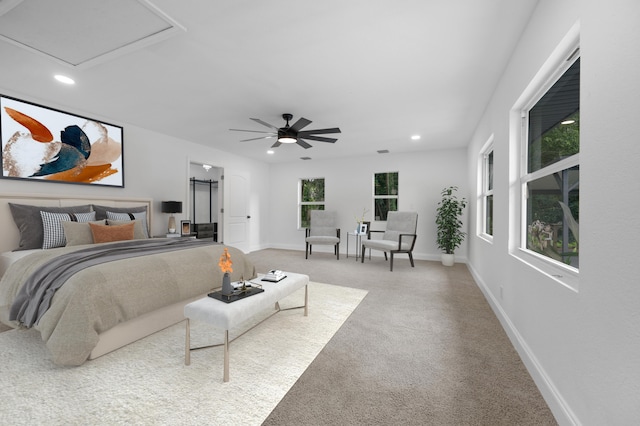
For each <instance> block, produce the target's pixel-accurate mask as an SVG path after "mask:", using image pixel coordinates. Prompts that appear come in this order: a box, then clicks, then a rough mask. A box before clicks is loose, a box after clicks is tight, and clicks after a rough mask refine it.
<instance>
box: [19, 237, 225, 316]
mask: <svg viewBox="0 0 640 426" xmlns="http://www.w3.org/2000/svg"><path fill="white" fill-rule="evenodd" d="M212 244H218V243H214V242H213V241H209V240H206V241H205V240H191V239H187V238H179V239H178V238H176V239H148V240H130V241H124V242H118V243H113V244H106V245H104V244H101V245H96V246H91V247H88V248H86V249H83V250H79V251H75V252H72V253H66V254H63V255H60V256H58V257H56V258H53V259H51V260H49V261H48V262H46V263H44V264H43V265H41V266H40V267H39V268H38V269H37V270H36V271H35V272H33V273H32V274H31V276H30V277H29V278H27V280H26V282H25V283H24V284H23V285H22V287H21V288H20V292H19V293H18V295H17V297H16V299H15V300H14V302H13V304H12V306H11V310H10V312H9V320H11V321H18V323H20V325H22V326H24V327H31V326H33V325H34V324H36V323H37V322H38V321H39V320H40V318H41V317H42V315H44V313H45V312H46V311H47V309H49V306H50V304H51V298H52V297H53V295H54V294H55V292H56V291H57V290H58V289H59V288H60V287H61V286H62V285H63V284H64V283H65V282H66V281H67V279H69V277H71V276H72V275H74V274H75V273H77V272H78V271H81V270H83V269H86V268H89V267H91V266H94V265H99V264H101V263H105V262H113V261H116V260H120V259H125V258H132V257H137V256H146V255H150V254H154V253H162V252H167V251H174V250H183V249H187V248H194V247H197V246H208V245H212Z"/></svg>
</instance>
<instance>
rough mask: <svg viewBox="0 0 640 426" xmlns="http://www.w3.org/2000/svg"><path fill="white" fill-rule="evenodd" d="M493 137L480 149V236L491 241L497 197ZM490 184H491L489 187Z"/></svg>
mask: <svg viewBox="0 0 640 426" xmlns="http://www.w3.org/2000/svg"><path fill="white" fill-rule="evenodd" d="M493 139H494V136H493V135H491V137H490V138H489V139H488V140H487V142H486V143H485V145H484V146H483V147H482V149H481V150H480V157H479V161H478V163H479V167H478V170H479V178H478V182H479V185H478V187H479V188H478V210H477V211H478V218H477V220H478V226H477V229H478V236H479V237H481V238H483V239H485V240H487V241H489V242H493V232H494V229H493V224H494V223H495V222H494V220H495V216H494V212H495V208H493V205H494V203H495V197H494V191H495V178H494V169H495V150H494V148H493ZM489 157H491V158H492V160H493V161H492V162H491V185H489V180H490V178H489ZM489 186H491V187H490V188H489ZM489 197H491V198H492V200H493V201H492V209H491V223H492V227H491V228H492V229H491V231H492V232H491V233H489V232H487V224H488V221H487V219H488V214H489V212H488V199H489Z"/></svg>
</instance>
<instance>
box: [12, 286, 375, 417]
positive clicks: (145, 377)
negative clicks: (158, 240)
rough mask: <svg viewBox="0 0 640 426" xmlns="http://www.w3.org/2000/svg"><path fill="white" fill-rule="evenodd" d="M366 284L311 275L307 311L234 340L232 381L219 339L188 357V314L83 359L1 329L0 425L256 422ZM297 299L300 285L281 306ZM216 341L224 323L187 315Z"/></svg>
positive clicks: (31, 335) (199, 336)
mask: <svg viewBox="0 0 640 426" xmlns="http://www.w3.org/2000/svg"><path fill="white" fill-rule="evenodd" d="M366 293H367V292H366V291H364V290H359V289H352V288H346V287H339V286H333V285H329V284H319V283H310V285H309V316H308V317H304V316H303V310H302V309H294V310H289V311H284V312H280V313H278V314H276V315H274V316H273V317H271V318H269V319H268V320H266V321H265V322H263V323H262V324H260V325H258V326H257V327H255V328H253V329H252V330H250V331H248V332H247V333H246V334H245V335H244V336H242V337H240V338H239V339H237V340H235V341H234V342H233V343H231V345H230V381H229V382H228V383H223V381H222V368H223V353H222V347H217V348H211V349H202V350H198V351H192V353H191V365H190V366H185V365H184V338H185V323H184V322H182V323H180V324H177V325H174V326H172V327H170V328H167V329H166V330H163V331H161V332H158V333H156V334H154V335H152V336H149V337H146V338H145V339H142V340H140V341H138V342H135V343H132V344H130V345H128V346H126V347H124V348H122V349H119V350H117V351H115V352H112V353H110V354H107V355H104V356H102V357H100V358H98V359H95V360H93V361H88V362H86V363H85V364H84V365H82V366H80V367H57V366H55V365H54V364H53V363H52V362H51V361H50V360H49V354H48V352H47V349H46V347H45V346H44V343H43V342H42V340H41V339H40V336H39V334H38V333H37V332H34V331H31V330H28V331H16V330H12V331H7V332H4V333H0V378H1V382H2V384H1V385H0V424H2V425H36V424H47V425H87V424H92V425H98V424H109V425H113V424H138V425H147V424H180V425H186V424H207V425H259V424H261V423H262V422H263V421H264V420H265V419H266V417H267V416H268V415H269V413H270V412H271V411H272V410H273V408H275V406H276V405H277V404H278V402H279V401H280V400H281V399H282V397H283V396H284V395H285V394H286V392H287V391H288V390H289V389H290V388H291V386H292V385H293V384H294V383H295V381H296V380H297V379H298V377H300V375H301V374H302V373H303V372H304V370H305V369H306V368H307V367H308V366H309V364H310V363H311V362H312V361H313V360H314V358H315V357H316V356H317V355H318V353H319V352H320V351H321V350H322V348H323V347H324V346H325V345H326V344H327V342H328V341H329V340H330V339H331V337H332V336H333V335H334V334H335V333H336V331H337V330H338V329H339V328H340V326H341V325H342V324H343V323H344V321H345V320H346V319H347V318H348V317H349V315H350V314H351V312H353V310H354V309H355V308H356V307H357V306H358V304H359V303H360V302H361V301H362V299H363V298H364V297H365V295H366ZM303 303H304V289H301V290H300V291H298V292H296V293H294V294H292V295H291V296H289V297H287V298H286V299H284V300H283V301H282V302H281V303H280V306H281V308H283V309H285V308H288V307H294V306H299V305H302V304H303ZM266 314H267V313H265V316H266ZM249 327H250V325H247V326H245V327H243V328H242V329H238V330H232V331H231V333H230V338H234V337H235V336H237V335H238V334H240V333H242V332H243V331H244V330H246V329H247V328H249ZM220 342H222V330H218V329H215V328H213V327H211V326H209V325H207V324H204V323H196V322H192V323H191V345H192V347H196V346H203V345H207V344H214V343H220Z"/></svg>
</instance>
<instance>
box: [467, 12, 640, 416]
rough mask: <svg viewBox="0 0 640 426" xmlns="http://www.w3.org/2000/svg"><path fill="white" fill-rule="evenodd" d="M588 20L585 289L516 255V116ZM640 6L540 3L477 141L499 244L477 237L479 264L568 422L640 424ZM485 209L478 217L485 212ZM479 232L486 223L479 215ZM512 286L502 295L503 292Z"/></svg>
mask: <svg viewBox="0 0 640 426" xmlns="http://www.w3.org/2000/svg"><path fill="white" fill-rule="evenodd" d="M576 22H579V23H580V34H581V36H580V45H581V80H582V81H581V147H580V162H581V167H580V168H581V171H580V177H581V179H580V180H581V184H580V186H581V191H580V192H581V200H580V225H581V233H580V235H581V237H582V238H581V239H580V257H581V259H580V277H579V285H578V289H577V291H574V290H571V289H569V288H567V287H564V286H562V285H561V284H559V283H558V282H556V281H555V280H553V279H552V278H551V277H549V276H547V275H545V274H543V273H541V272H539V271H537V270H535V269H533V268H532V267H530V266H528V265H526V264H524V263H523V262H521V261H519V260H517V259H516V258H515V257H513V256H511V255H510V254H509V244H510V240H509V238H510V235H509V230H510V226H509V220H510V217H509V209H510V206H512V205H513V203H515V202H516V201H515V200H514V199H513V197H512V196H511V193H510V185H511V184H512V182H513V181H514V174H513V171H512V170H511V169H510V168H509V159H510V157H511V158H513V152H512V151H511V150H510V143H511V140H510V134H509V130H510V129H509V121H508V120H509V111H510V109H511V108H512V107H513V105H514V103H515V101H516V99H517V98H518V97H519V96H520V95H521V94H522V92H523V90H524V89H525V87H526V86H527V84H529V82H530V81H531V79H532V78H533V76H534V74H535V73H536V72H537V71H538V70H539V69H540V68H541V67H542V65H543V63H544V62H545V61H546V60H547V58H548V57H549V55H551V53H552V52H553V50H554V49H555V48H556V46H557V45H558V44H559V43H560V41H561V40H562V39H563V37H564V36H565V35H566V34H567V32H568V31H569V30H570V28H571V27H572V26H573V25H574V24H575V23H576ZM638 22H640V2H638V1H636V0H627V1H625V0H612V1H608V2H596V1H591V2H581V1H577V0H541V1H540V3H539V4H538V7H537V10H536V12H535V14H534V16H533V18H532V19H531V21H530V23H529V26H528V27H527V29H526V31H525V34H524V36H523V37H522V39H521V40H520V42H519V46H518V49H517V51H516V52H515V54H514V56H513V58H512V61H511V63H510V65H509V67H508V68H507V70H506V72H505V74H504V76H503V78H502V80H501V82H500V84H499V85H498V89H497V91H496V93H495V94H494V98H493V100H492V102H491V103H490V105H489V106H488V108H487V110H486V113H485V115H484V118H483V119H482V121H481V123H480V124H479V126H478V128H477V131H476V133H475V135H474V137H473V140H472V143H471V146H470V149H469V152H468V159H467V164H468V166H469V170H470V174H469V182H470V183H469V186H470V187H471V188H474V190H475V188H476V182H475V177H476V174H477V161H478V154H479V151H480V148H481V147H482V145H483V144H484V143H485V142H486V140H487V139H488V138H489V136H490V135H491V134H492V133H493V134H494V135H495V141H494V157H495V162H494V182H495V192H494V199H495V222H494V240H493V243H488V242H486V241H484V240H482V239H480V238H478V237H477V236H472V237H471V238H469V240H468V242H469V266H470V267H471V269H472V271H473V273H474V275H475V277H476V280H477V281H478V283H479V284H480V286H481V288H482V289H483V291H485V294H486V295H487V298H488V299H489V301H490V302H491V303H492V304H493V307H494V310H495V311H496V314H497V315H498V316H499V317H500V318H501V320H502V322H503V325H504V326H505V328H506V329H507V331H508V333H509V335H510V337H511V338H512V341H513V342H514V345H515V346H516V348H517V349H518V350H519V352H520V354H521V356H522V357H523V359H524V360H525V362H526V364H527V366H528V368H529V369H530V372H531V373H532V375H533V377H534V379H535V380H536V382H537V384H538V386H539V387H540V388H541V390H542V392H543V395H544V396H545V398H546V399H547V402H548V403H549V405H550V406H551V408H552V410H553V411H554V414H555V415H556V417H557V418H558V420H559V421H560V423H561V424H585V425H603V424H607V425H630V424H637V422H638V421H639V420H640V314H639V312H640V310H639V306H640V285H638V282H639V280H638V276H640V267H638V260H637V255H638V253H640V227H639V225H638V221H637V220H636V218H637V215H638V211H640V198H639V197H638V195H639V194H640V174H639V173H638V171H637V170H638V164H639V162H640V143H638V134H639V133H640V124H639V121H638V118H637V117H638V113H640V108H639V107H638V102H637V94H638V88H639V87H640V86H639V83H638V76H639V75H640V73H639V71H640V54H639V52H640V47H639V46H640V30H639V28H640V27H639V26H638ZM476 213H477V206H476V205H475V204H474V205H473V206H472V208H471V209H470V214H471V215H472V217H474V218H475V215H476ZM469 222H470V223H471V225H472V227H471V231H472V232H471V233H472V235H475V234H476V232H477V229H476V221H475V220H470V221H469ZM501 288H502V290H503V292H502V296H501V292H500V289H501Z"/></svg>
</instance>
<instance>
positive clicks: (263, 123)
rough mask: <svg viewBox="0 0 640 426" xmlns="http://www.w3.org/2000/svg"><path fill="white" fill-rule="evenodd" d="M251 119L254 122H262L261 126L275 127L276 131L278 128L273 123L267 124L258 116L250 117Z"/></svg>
mask: <svg viewBox="0 0 640 426" xmlns="http://www.w3.org/2000/svg"><path fill="white" fill-rule="evenodd" d="M252 120H253V121H255V122H256V123H260V124H262V125H263V126H267V127H269V128H270V129H275V130H276V131H277V130H278V128H277V127H276V126H274V125H273V124H269V123H267V122H264V121H262V120H260V119H259V118H252Z"/></svg>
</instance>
